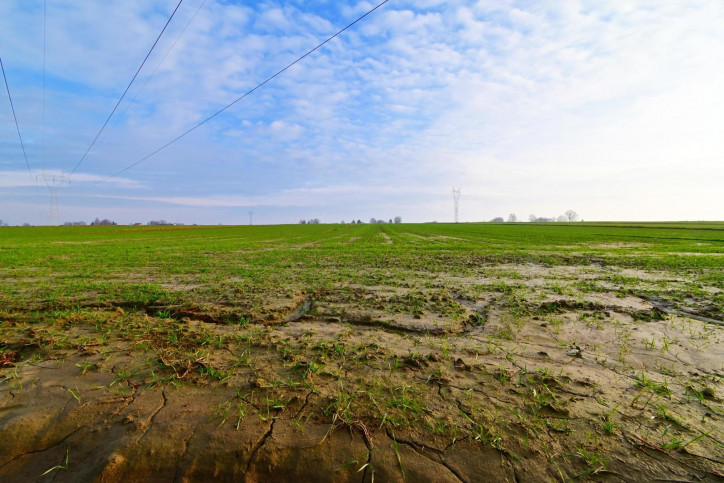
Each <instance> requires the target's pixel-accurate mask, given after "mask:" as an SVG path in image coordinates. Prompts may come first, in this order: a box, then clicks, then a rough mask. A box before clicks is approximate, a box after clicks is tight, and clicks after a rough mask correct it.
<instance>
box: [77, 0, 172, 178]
mask: <svg viewBox="0 0 724 483" xmlns="http://www.w3.org/2000/svg"><path fill="white" fill-rule="evenodd" d="M183 1H184V0H179V2H178V5H176V8H175V9H174V10H173V12H172V13H171V16H170V17H169V18H168V20H167V21H166V25H164V26H163V29H162V30H161V33H159V34H158V37H156V41H155V42H154V43H153V45H152V46H151V49H150V50H149V51H148V53H147V54H146V57H145V58H144V59H143V62H141V66H140V67H139V68H138V70H137V71H136V74H135V75H134V76H133V78H132V79H131V82H129V83H128V86H127V87H126V90H125V91H123V94H122V95H121V97H120V99H118V102H116V105H115V107H113V110H112V111H111V113H110V114H109V115H108V118H107V119H106V122H104V123H103V126H101V129H100V130H99V131H98V134H96V137H95V138H93V141H92V142H91V144H90V146H88V149H86V151H85V153H84V154H83V156H82V157H81V158H80V160H78V162H77V163H76V165H75V167H74V168H73V170H72V171H71V172H70V174H73V173H75V172H76V170H77V169H78V167H79V166H80V164H81V163H82V162H83V160H84V159H85V158H86V156H88V153H89V152H90V150H91V149H92V148H93V146H94V145H95V143H96V141H98V138H99V137H100V135H101V133H102V132H103V130H104V129H105V128H106V126H107V125H108V121H110V120H111V117H113V114H114V113H115V112H116V109H118V106H119V105H120V104H121V101H122V100H123V98H124V97H126V93H127V92H128V89H130V88H131V85H132V84H133V81H135V80H136V77H138V74H139V73H140V72H141V69H143V66H144V65H145V64H146V61H147V60H148V58H149V57H150V55H151V52H153V49H154V48H155V47H156V44H158V41H159V40H160V39H161V36H162V35H163V33H164V32H165V31H166V27H168V24H169V23H171V19H173V16H174V15H176V11H177V10H178V8H179V7H180V6H181V4H182V3H183Z"/></svg>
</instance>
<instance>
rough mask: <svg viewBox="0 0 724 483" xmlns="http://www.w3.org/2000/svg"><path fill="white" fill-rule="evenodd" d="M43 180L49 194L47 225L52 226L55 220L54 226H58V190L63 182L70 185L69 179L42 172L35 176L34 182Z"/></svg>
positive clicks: (60, 175) (61, 175)
mask: <svg viewBox="0 0 724 483" xmlns="http://www.w3.org/2000/svg"><path fill="white" fill-rule="evenodd" d="M41 178H42V179H43V182H44V183H45V186H47V188H48V193H49V194H50V209H49V211H48V224H50V225H53V221H54V220H55V224H56V225H60V210H59V209H58V190H60V188H61V187H62V186H63V184H64V183H65V182H68V184H70V178H69V177H67V176H65V175H63V174H49V173H46V172H45V170H43V174H41V175H37V176H36V177H35V180H36V181H37V180H39V179H41Z"/></svg>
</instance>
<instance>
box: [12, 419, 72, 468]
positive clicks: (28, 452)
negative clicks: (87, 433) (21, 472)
mask: <svg viewBox="0 0 724 483" xmlns="http://www.w3.org/2000/svg"><path fill="white" fill-rule="evenodd" d="M81 429H83V427H82V426H81V427H78V428H76V429H74V430H73V431H71V432H70V433H69V434H68V435H67V436H65V437H63V438H62V439H61V440H60V441H58V442H57V443H53V444H51V445H50V446H48V447H47V448H43V449H36V450H32V451H26V452H25V453H20V454H18V455H15V456H13V457H12V458H10V459H9V460H8V461H6V462H5V463H2V464H0V468H2V467H4V466H7V465H9V464H10V463H12V462H13V461H15V460H16V459H18V458H22V457H23V456H27V455H30V454H35V453H43V452H45V451H48V450H51V449H53V448H55V447H56V446H59V445H61V444H63V443H64V442H65V441H66V440H68V439H70V438H71V437H72V436H73V435H74V434H75V433H77V432H78V431H80V430H81Z"/></svg>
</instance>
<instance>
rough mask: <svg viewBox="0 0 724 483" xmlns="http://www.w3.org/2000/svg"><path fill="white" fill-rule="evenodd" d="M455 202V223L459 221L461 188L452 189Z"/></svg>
mask: <svg viewBox="0 0 724 483" xmlns="http://www.w3.org/2000/svg"><path fill="white" fill-rule="evenodd" d="M452 195H453V202H454V203H455V223H457V222H458V204H459V203H458V202H459V201H460V188H458V189H455V188H454V187H453V190H452Z"/></svg>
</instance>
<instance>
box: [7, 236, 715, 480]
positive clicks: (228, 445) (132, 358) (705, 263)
mask: <svg viewBox="0 0 724 483" xmlns="http://www.w3.org/2000/svg"><path fill="white" fill-rule="evenodd" d="M0 279H1V280H2V282H1V283H0V357H2V359H0V430H1V431H2V434H3V438H0V479H2V480H7V481H9V480H11V479H15V480H23V481H25V480H35V479H39V480H41V481H44V480H45V479H48V480H50V479H54V478H57V479H58V480H61V481H62V480H80V479H83V478H89V479H99V480H108V481H118V480H127V479H129V478H130V479H143V478H150V477H154V478H157V479H160V480H169V481H170V480H177V479H178V480H183V479H184V478H187V479H198V480H204V479H208V478H210V477H214V476H215V477H217V478H220V479H240V478H246V479H247V480H249V481H257V480H261V481H264V480H269V479H289V478H303V479H304V480H305V481H326V480H333V481H359V480H363V481H372V480H376V481H401V480H408V481H423V480H428V481H459V480H462V481H521V482H522V481H567V480H570V479H574V478H583V479H591V480H595V481H599V480H600V481H644V480H656V479H662V480H676V481H689V480H694V479H696V480H700V479H701V480H711V481H716V480H717V479H718V478H721V477H722V476H721V475H722V473H724V446H723V445H722V443H724V430H723V428H724V424H722V418H723V417H724V403H723V402H722V397H724V392H723V390H722V377H724V342H723V340H722V336H723V335H724V332H723V331H724V327H722V320H724V223H713V222H712V223H678V224H674V223H569V224H529V223H521V224H492V223H486V224H467V223H466V224H437V223H431V224H395V225H389V224H384V225H294V226H289V225H287V226H246V227H223V226H179V227H123V226H114V227H49V228H40V227H23V228H9V227H8V228H0Z"/></svg>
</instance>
